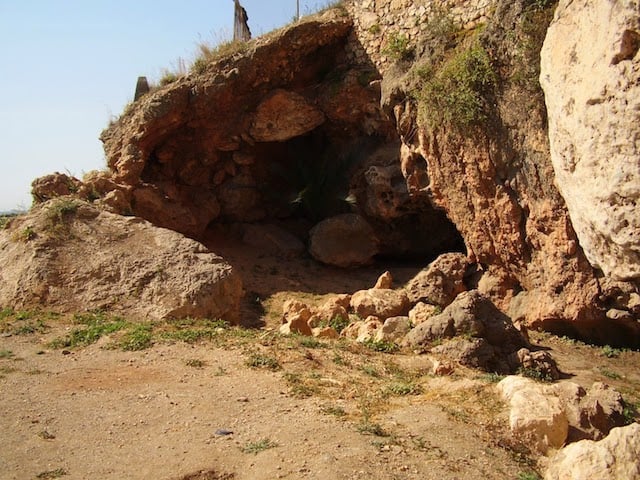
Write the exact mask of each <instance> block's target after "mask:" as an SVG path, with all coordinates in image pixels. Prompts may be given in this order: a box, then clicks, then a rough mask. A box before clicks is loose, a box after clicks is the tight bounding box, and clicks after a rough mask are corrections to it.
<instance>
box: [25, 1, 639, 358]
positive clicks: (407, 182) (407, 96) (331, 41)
mask: <svg viewBox="0 0 640 480" xmlns="http://www.w3.org/2000/svg"><path fill="white" fill-rule="evenodd" d="M603 1H604V0H603ZM564 3H570V2H561V4H560V7H558V12H563V11H564V10H565V9H566V8H565V7H566V5H564ZM605 3H606V2H605ZM631 3H633V2H631ZM555 8H556V4H555V3H554V2H552V1H549V0H515V1H506V0H505V1H501V0H500V1H498V0H496V1H490V0H471V1H469V0H416V1H412V0H351V1H346V2H344V3H343V5H342V6H341V7H339V8H337V9H335V10H331V11H329V12H326V13H325V14H323V15H321V16H316V17H311V18H308V19H306V20H304V21H302V22H300V23H297V24H294V25H291V26H289V27H287V28H285V29H282V30H280V31H278V32H275V33H273V34H270V35H268V36H266V37H264V38H261V39H259V40H257V41H254V42H250V43H248V44H242V45H240V46H239V48H238V49H237V50H236V51H235V52H232V53H230V54H227V55H223V56H221V57H219V58H218V59H216V60H215V61H213V62H211V63H210V64H209V65H208V66H206V68H204V69H202V70H201V71H199V72H197V73H192V74H189V75H187V76H185V77H182V78H180V79H179V80H178V81H177V82H175V83H173V84H171V85H168V86H166V87H163V88H160V89H158V90H156V91H154V92H151V93H150V94H148V95H146V96H144V97H143V98H141V99H140V100H138V101H137V102H136V103H134V104H133V105H132V106H131V107H130V108H129V109H128V110H127V111H126V112H125V113H123V115H122V117H121V118H120V119H119V120H118V121H117V122H115V123H114V124H113V125H111V126H110V127H109V128H108V129H107V130H105V132H104V133H103V135H102V140H103V142H104V144H105V151H106V154H107V159H108V164H109V168H110V172H109V173H108V174H106V173H102V174H93V176H91V177H90V178H88V179H85V182H84V183H83V184H81V185H79V186H78V185H75V184H74V185H75V187H74V188H75V189H77V190H78V191H79V192H80V193H81V194H84V195H85V197H87V196H88V197H90V198H94V199H96V201H98V202H101V203H103V204H105V205H107V206H108V208H111V209H113V210H115V211H118V212H120V213H134V214H136V215H138V216H141V217H144V218H146V219H148V220H150V221H151V222H153V223H155V224H157V225H160V226H164V227H168V228H171V229H174V230H177V231H179V232H182V233H185V234H187V235H189V236H192V237H196V238H197V237H199V236H200V235H202V234H203V232H205V231H206V229H207V228H208V227H209V226H210V225H211V224H212V223H216V222H227V223H229V222H230V223H233V222H240V223H247V222H257V221H267V220H268V221H271V220H273V219H288V218H289V219H290V218H303V219H304V220H305V221H306V222H307V231H309V230H310V229H311V227H312V226H313V224H314V223H316V222H318V221H320V220H323V219H325V218H328V217H331V216H334V215H337V214H341V213H345V212H354V211H355V212H357V213H358V214H360V215H362V216H363V218H365V219H366V221H367V222H368V224H370V225H371V226H372V228H373V232H374V235H375V236H376V240H377V242H379V244H380V250H379V251H378V253H379V254H382V255H391V256H395V257H398V256H411V257H413V258H417V259H418V260H419V261H421V262H423V263H425V264H426V263H428V262H429V261H430V260H431V259H432V258H433V257H434V256H436V255H437V254H439V253H442V252H446V251H456V250H458V251H460V250H463V249H465V247H466V253H467V255H468V258H469V261H470V262H471V263H472V264H473V267H472V269H471V270H470V271H469V272H467V275H466V281H467V283H468V286H469V287H477V288H479V289H480V290H481V291H482V292H484V293H486V294H488V295H490V296H491V297H492V299H493V300H494V301H495V302H496V304H498V305H499V306H500V307H501V308H502V309H503V310H504V311H505V312H507V313H508V314H509V315H510V316H511V317H512V318H513V319H514V320H519V321H521V322H524V323H526V324H527V325H529V326H533V327H540V328H545V329H549V330H552V331H555V332H557V333H562V334H570V335H575V336H579V337H581V338H584V339H589V340H594V341H599V342H605V343H612V344H627V345H636V346H637V345H640V323H639V321H638V315H639V314H640V308H639V307H640V302H638V300H640V296H638V285H637V283H631V282H626V283H625V282H617V281H614V280H615V279H613V278H612V277H611V273H612V272H613V269H610V268H608V267H605V266H604V265H606V263H603V262H602V261H601V260H599V257H598V253H597V252H598V248H592V245H593V244H594V242H593V241H590V240H589V238H590V235H589V232H590V227H589V225H590V224H589V222H586V223H585V222H584V221H582V220H581V219H582V218H583V217H584V216H585V214H586V213H585V211H584V210H585V209H584V208H582V207H581V206H580V205H579V204H578V203H576V202H575V201H574V200H573V199H572V197H571V196H570V195H567V192H568V191H570V190H571V187H566V188H565V187H564V186H563V185H565V183H563V182H564V178H565V177H564V176H563V175H560V174H558V173H557V172H558V171H559V170H562V171H564V170H563V169H564V168H565V167H564V166H563V165H562V162H561V161H560V163H558V161H557V160H554V163H553V164H552V161H551V158H552V152H553V153H554V155H556V153H557V150H558V147H557V146H555V147H554V149H551V148H550V143H549V132H548V127H547V110H546V108H545V103H544V96H543V93H542V90H541V89H540V85H539V83H538V75H539V73H540V72H539V67H540V57H539V53H540V48H541V46H542V43H543V40H544V38H545V36H546V33H547V27H548V25H549V23H550V22H551V19H552V17H553V13H554V11H555ZM636 10H637V8H636ZM558 15H561V13H558ZM606 22H607V20H605V19H604V18H603V19H598V21H597V22H595V23H596V25H595V26H596V27H602V28H603V29H605V30H606V29H607V28H609V27H608V26H607V24H606ZM556 23H560V22H559V20H556ZM576 25H583V26H584V25H587V24H586V23H580V22H578V23H576ZM553 28H558V27H552V30H553ZM581 28H583V27H581ZM584 28H586V27H584ZM589 28H591V27H589ZM629 28H631V27H629ZM630 31H631V32H632V33H628V34H625V35H626V37H625V36H624V35H623V40H624V38H627V43H629V42H631V44H633V45H635V43H634V42H637V37H636V36H635V35H637V32H636V31H635V30H630ZM633 32H636V33H633ZM584 35H589V33H584ZM559 43H562V42H559ZM622 43H624V41H623V42H622ZM624 45H627V44H624ZM624 45H622V46H621V47H620V48H618V50H619V51H620V52H622V53H620V55H622V57H620V62H618V63H623V66H621V67H618V69H623V68H624V69H627V70H629V71H630V72H631V75H635V77H634V78H635V79H636V80H637V69H636V70H634V69H631V67H628V66H627V63H628V60H629V58H628V57H629V56H630V55H631V56H632V55H635V52H636V51H637V48H636V49H635V50H634V49H633V48H631V49H629V48H626V47H624ZM633 45H632V46H633ZM558 48H559V47H558ZM629 52H632V53H629ZM588 53H589V52H587V51H586V50H585V52H584V55H585V56H586V55H587V54H588ZM581 55H582V53H581ZM636 56H637V55H636ZM616 58H618V57H616ZM586 62H587V61H586V60H584V61H583V62H582V65H586V64H587V63H586ZM624 62H627V63H624ZM585 68H586V67H585ZM634 68H635V67H634ZM633 72H635V73H633ZM552 80H553V81H554V82H560V83H562V79H561V78H560V79H558V78H555V77H554V78H553V79H552ZM554 88H555V87H554ZM594 98H595V97H594ZM552 107H553V103H550V113H553V112H554V111H555V110H554V108H552ZM611 114H612V115H614V114H613V111H612V113H611ZM555 115H556V116H555V117H553V118H552V120H551V122H550V123H551V125H552V128H555V126H557V125H558V120H557V118H558V117H557V114H555ZM636 115H637V112H636ZM616 117H617V116H616ZM636 123H637V122H636ZM589 128H592V129H596V128H597V125H596V124H590V126H589ZM552 138H554V139H555V138H557V137H554V136H553V135H552ZM581 138H583V137H581V136H574V137H573V139H572V140H571V142H572V144H579V143H580V141H581V140H580V139H581ZM616 138H617V139H618V141H619V142H620V143H621V147H620V148H622V149H623V150H624V148H626V147H624V145H623V144H633V145H635V143H634V142H635V140H634V138H635V137H633V136H632V135H631V136H625V135H619V136H618V137H616ZM556 143H557V142H556V140H554V145H556ZM636 143H637V142H636ZM636 150H637V149H636ZM630 152H631V153H630V155H631V156H630V157H628V158H631V159H632V162H631V165H632V166H633V165H636V166H637V152H636V153H633V152H635V150H633V149H631V150H630ZM633 162H635V163H633ZM554 168H555V171H554ZM624 172H626V173H625V175H626V177H628V178H630V179H631V182H632V183H633V182H637V177H638V172H637V171H636V170H634V169H633V168H631V167H630V169H626V170H624ZM614 175H615V174H614ZM580 178H583V177H579V176H574V177H573V178H570V179H569V182H573V183H574V184H576V182H577V184H579V183H580V182H581V181H582V180H580ZM556 180H558V181H559V182H560V190H559V189H558V187H557V186H556ZM602 181H605V180H604V179H601V182H602ZM605 183H606V181H605ZM35 190H36V193H38V186H37V185H36V189H35ZM63 190H64V188H63ZM614 190H615V189H614ZM561 192H562V195H561ZM39 194H40V195H41V196H43V198H46V197H47V194H46V193H43V192H40V193H39ZM611 195H613V193H611ZM611 195H609V197H610V196H611ZM625 198H631V203H629V202H627V203H625V205H626V206H625V208H627V207H628V209H629V210H630V211H632V212H633V211H635V205H636V203H635V200H634V198H635V197H633V195H631V196H630V197H625ZM625 202H626V200H625ZM623 203H624V202H623ZM567 205H568V207H569V208H567ZM599 205H600V206H599V207H598V208H599V210H598V211H597V212H596V211H594V212H593V213H594V214H597V215H599V216H603V215H605V216H606V212H607V210H606V208H605V206H604V204H602V202H601V203H600V204H599ZM618 211H619V209H616V212H618ZM614 217H615V218H616V222H618V220H620V219H619V218H618V217H619V216H618V215H617V214H616V215H614ZM632 220H633V219H632ZM635 220H637V219H635ZM635 220H634V221H635ZM620 221H622V220H620ZM618 223H619V222H618ZM631 223H633V221H632V222H631ZM585 225H586V226H585ZM574 226H575V227H576V229H577V230H578V235H576V232H575V231H574ZM628 227H629V228H628V229H626V228H627V227H624V228H625V229H626V230H624V229H623V230H624V232H623V233H624V235H623V237H624V238H623V239H622V240H623V241H622V242H619V243H620V244H624V245H632V243H633V241H635V240H637V239H634V238H633V232H634V231H635V232H637V225H636V224H635V223H633V225H630V226H628ZM612 228H614V229H615V228H617V227H615V226H613V227H612ZM634 229H635V230H634ZM629 232H631V233H629ZM460 235H461V237H460ZM599 238H600V237H599ZM595 243H597V244H602V243H603V241H600V240H598V241H597V242H595ZM636 243H637V242H636ZM634 248H635V247H633V246H631V247H628V248H627V251H635V250H634ZM614 250H615V249H614ZM585 251H586V255H585ZM624 259H625V262H626V263H628V265H626V266H625V268H626V269H627V270H628V271H633V269H634V268H638V266H637V265H636V263H637V257H634V256H633V255H630V256H629V255H627V256H626V257H624ZM590 262H591V263H590ZM625 262H618V263H625ZM631 277H633V275H631V276H630V275H627V274H623V275H617V278H624V279H628V278H631Z"/></svg>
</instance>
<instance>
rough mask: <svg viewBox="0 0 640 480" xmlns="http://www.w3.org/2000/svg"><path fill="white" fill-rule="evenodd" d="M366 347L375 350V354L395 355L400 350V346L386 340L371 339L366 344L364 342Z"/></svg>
mask: <svg viewBox="0 0 640 480" xmlns="http://www.w3.org/2000/svg"><path fill="white" fill-rule="evenodd" d="M364 346H365V347H367V348H368V349H369V350H373V351H374V352H383V353H394V352H397V351H398V350H399V347H398V345H396V344H395V343H393V342H389V341H386V340H373V339H369V340H367V341H366V342H364Z"/></svg>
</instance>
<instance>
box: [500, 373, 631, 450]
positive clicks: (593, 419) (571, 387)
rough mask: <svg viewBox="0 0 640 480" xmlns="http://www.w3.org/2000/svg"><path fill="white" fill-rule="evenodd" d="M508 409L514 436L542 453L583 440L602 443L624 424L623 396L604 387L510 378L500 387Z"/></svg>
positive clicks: (606, 386) (502, 382) (601, 385)
mask: <svg viewBox="0 0 640 480" xmlns="http://www.w3.org/2000/svg"><path fill="white" fill-rule="evenodd" d="M497 388H498V391H499V392H500V394H501V395H502V397H503V398H504V400H505V401H506V402H507V403H508V405H509V423H510V429H511V432H512V433H513V434H514V435H515V436H516V437H518V438H519V439H520V440H521V441H523V442H525V443H526V444H527V445H529V447H531V448H533V449H534V450H536V451H538V452H540V453H546V452H547V451H548V450H549V449H550V448H553V449H558V448H560V447H562V446H563V445H565V444H566V443H571V442H575V441H579V440H583V439H590V440H599V439H601V438H604V437H606V436H607V435H608V434H609V432H610V431H612V429H615V428H616V427H621V426H623V425H624V424H625V419H624V416H623V410H624V401H623V400H622V396H621V395H620V393H618V392H617V391H615V390H614V389H612V388H611V387H609V386H608V385H605V384H602V383H594V384H593V385H592V387H591V388H590V389H589V390H588V391H586V390H585V389H584V388H582V387H581V386H580V385H578V384H576V383H573V382H562V383H556V384H553V385H551V384H544V383H540V382H536V381H534V380H531V379H529V378H524V377H519V376H509V377H506V378H505V379H503V380H501V381H500V383H498V385H497Z"/></svg>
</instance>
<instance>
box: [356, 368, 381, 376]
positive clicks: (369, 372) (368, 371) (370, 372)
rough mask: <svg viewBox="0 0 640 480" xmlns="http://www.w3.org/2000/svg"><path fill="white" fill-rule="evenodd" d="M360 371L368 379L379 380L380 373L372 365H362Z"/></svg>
mask: <svg viewBox="0 0 640 480" xmlns="http://www.w3.org/2000/svg"><path fill="white" fill-rule="evenodd" d="M360 369H361V370H362V371H363V372H364V373H366V374H367V375H369V376H370V377H373V378H380V372H378V370H377V369H376V367H374V366H373V365H362V367H360Z"/></svg>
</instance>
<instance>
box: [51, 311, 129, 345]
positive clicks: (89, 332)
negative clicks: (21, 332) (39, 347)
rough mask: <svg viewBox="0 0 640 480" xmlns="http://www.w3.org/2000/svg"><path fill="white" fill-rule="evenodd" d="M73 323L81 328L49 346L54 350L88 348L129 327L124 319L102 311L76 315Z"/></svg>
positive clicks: (75, 329)
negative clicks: (106, 336) (103, 338)
mask: <svg viewBox="0 0 640 480" xmlns="http://www.w3.org/2000/svg"><path fill="white" fill-rule="evenodd" d="M73 322H74V323H75V324H77V325H81V326H80V327H76V328H74V329H73V330H72V331H71V332H70V333H69V334H68V335H67V336H65V337H63V338H58V339H55V340H53V341H52V342H51V343H50V344H49V345H50V346H51V347H52V348H58V349H59V348H77V347H86V346H88V345H91V344H93V343H95V342H97V341H98V340H100V339H101V338H102V337H104V336H105V335H110V334H112V333H115V332H118V331H120V330H123V329H124V328H125V327H127V325H128V324H127V322H126V321H125V320H124V319H123V318H122V317H119V316H111V315H108V314H107V313H105V312H102V311H94V312H88V313H78V314H75V315H74V317H73Z"/></svg>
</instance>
